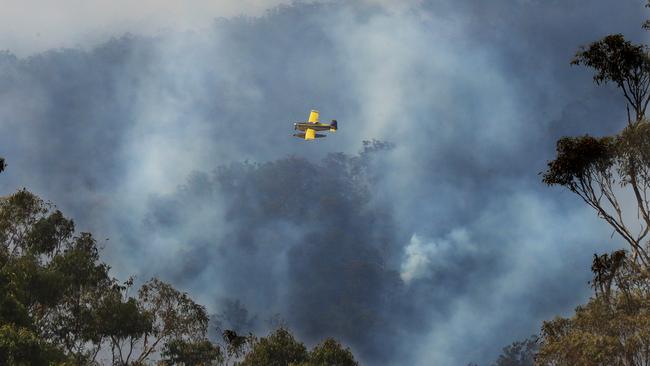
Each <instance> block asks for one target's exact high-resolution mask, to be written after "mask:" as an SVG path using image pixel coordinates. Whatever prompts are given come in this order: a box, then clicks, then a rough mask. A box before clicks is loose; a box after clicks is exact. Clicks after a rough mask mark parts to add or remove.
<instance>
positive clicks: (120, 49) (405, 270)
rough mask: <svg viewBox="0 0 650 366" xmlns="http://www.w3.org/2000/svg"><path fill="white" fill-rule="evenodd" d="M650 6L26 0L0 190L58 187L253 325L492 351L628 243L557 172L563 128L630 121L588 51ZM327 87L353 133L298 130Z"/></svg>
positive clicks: (367, 341)
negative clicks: (555, 183) (585, 63)
mask: <svg viewBox="0 0 650 366" xmlns="http://www.w3.org/2000/svg"><path fill="white" fill-rule="evenodd" d="M91 4H92V5H91ZM36 9H38V11H36ZM646 13H647V10H646V9H644V8H643V3H642V2H641V1H632V0H629V1H627V0H626V1H619V2H616V3H615V2H611V1H604V0H597V1H591V2H589V4H586V3H585V2H584V1H578V0H569V1H548V0H544V1H542V0H516V1H505V0H497V1H491V2H480V3H478V2H473V1H451V0H437V1H406V2H393V1H387V0H366V1H356V2H349V1H336V0H331V1H304V2H303V1H296V2H288V1H280V0H278V1H243V2H242V1H216V2H215V1H210V2H208V1H187V2H180V1H175V2H174V1H162V2H153V1H144V2H139V5H137V6H135V7H134V6H132V5H130V4H127V2H123V1H113V2H94V3H90V2H80V1H73V0H65V1H60V2H57V6H56V7H55V6H53V5H52V3H51V2H46V1H36V0H31V1H20V2H19V1H13V0H6V2H5V3H3V11H2V12H1V13H0V50H5V51H3V52H2V53H0V126H1V127H2V131H3V133H2V134H1V135H0V156H3V157H5V158H6V160H7V163H8V164H9V166H8V168H7V170H6V171H5V172H3V173H2V176H1V177H0V194H2V195H6V194H10V193H11V192H14V191H15V190H17V189H19V188H20V187H27V188H28V189H30V190H32V191H33V192H35V193H37V194H39V195H40V196H41V197H42V198H44V199H46V200H49V201H52V202H53V203H55V204H56V205H57V206H58V207H59V208H60V209H61V210H62V211H63V212H64V213H65V214H67V215H68V216H69V217H71V218H72V219H73V220H74V221H75V223H76V225H77V229H78V230H81V231H91V232H93V233H94V235H95V236H96V238H98V240H99V241H100V243H101V245H102V247H103V258H104V259H105V260H106V261H107V262H108V263H109V264H110V265H111V267H112V271H113V274H114V275H115V276H117V277H119V278H122V279H126V278H127V277H128V276H129V275H132V274H135V275H136V276H137V278H138V279H139V280H140V281H143V280H146V279H148V278H150V277H151V276H158V277H160V278H161V279H163V280H165V281H169V282H171V283H172V284H174V285H175V286H176V287H177V288H179V289H181V290H183V291H187V292H189V293H190V294H191V295H192V296H193V298H195V299H196V300H197V301H198V302H200V303H201V304H203V305H205V306H206V307H207V308H208V310H209V311H210V312H211V313H213V314H221V315H222V316H221V317H215V319H216V318H219V319H221V320H222V322H223V323H224V324H225V325H228V326H231V327H234V328H238V329H239V330H240V331H249V330H250V331H255V332H258V333H260V334H264V332H266V331H268V330H269V329H270V328H272V327H273V326H274V325H277V324H278V323H282V324H286V325H288V326H289V327H291V329H293V330H294V331H295V332H296V334H297V335H298V336H299V337H300V338H301V339H303V340H305V341H306V342H307V343H308V344H314V343H315V342H318V341H319V340H321V339H323V338H325V337H328V336H333V337H337V338H339V339H341V340H342V341H343V342H344V343H345V344H348V345H350V346H351V347H352V349H353V351H354V352H355V355H357V356H358V358H359V359H360V360H361V361H362V362H364V364H372V365H384V364H385V365H393V364H413V365H466V364H467V363H469V362H477V363H479V364H480V365H488V364H489V363H490V362H492V361H493V360H494V359H495V358H496V357H497V355H498V354H499V352H500V350H501V348H502V347H504V346H506V345H508V344H509V343H511V342H513V341H515V340H519V339H523V338H525V337H527V336H529V335H531V334H534V333H537V332H538V331H539V328H540V325H541V322H542V321H543V320H545V319H551V318H553V317H554V316H556V315H567V314H570V313H571V311H572V310H573V308H574V307H575V306H576V305H578V304H580V303H582V302H584V301H585V300H586V299H587V298H588V297H589V294H590V289H589V285H588V283H587V281H589V279H590V273H589V266H590V261H591V258H592V255H593V253H595V252H603V251H608V250H611V249H614V248H618V247H620V246H621V245H622V244H621V242H620V240H618V239H617V238H616V237H612V236H611V230H610V229H609V228H608V227H606V225H605V224H604V223H603V222H601V221H599V220H598V219H597V218H596V217H595V214H594V213H593V212H591V211H590V210H589V209H588V208H587V207H585V205H584V204H583V203H582V202H581V201H580V200H579V198H577V197H575V196H573V195H571V194H570V193H569V192H565V191H563V190H562V189H560V188H555V187H547V186H545V185H543V184H542V183H541V177H540V175H539V174H538V173H540V172H542V171H544V169H545V167H546V163H547V162H548V161H549V160H550V159H552V158H553V154H554V148H555V141H556V140H557V139H558V138H559V137H561V136H564V135H584V134H587V133H588V134H592V135H597V136H600V135H604V134H611V133H615V132H616V131H618V130H619V129H620V128H622V127H623V126H624V124H625V108H624V104H623V99H622V97H621V96H620V95H619V94H618V92H617V91H616V90H615V89H614V87H613V86H611V85H610V86H605V87H597V86H595V85H594V84H593V83H592V80H591V73H590V71H589V70H587V69H583V68H580V67H576V66H571V65H570V64H569V62H570V60H571V58H572V56H573V55H574V54H575V52H576V50H577V49H578V48H579V47H580V46H582V45H586V44H588V43H589V42H592V41H595V40H597V39H599V38H601V37H603V36H605V35H607V34H611V33H623V34H624V35H625V36H626V37H628V38H629V39H631V40H633V41H635V42H646V43H647V41H648V39H647V37H648V35H647V32H645V31H643V30H642V29H641V24H642V22H643V20H644V19H645V18H647V16H646ZM310 109H319V110H320V112H321V118H322V119H323V120H325V121H329V120H330V119H337V120H338V122H339V131H338V132H336V133H335V134H330V136H328V137H327V138H325V139H320V140H318V141H316V142H312V143H305V142H304V141H300V140H298V139H295V138H293V137H291V134H292V133H293V131H292V123H293V122H296V121H300V120H304V119H306V118H307V116H308V113H309V110H310ZM364 141H366V142H365V143H364ZM373 141H374V142H373ZM224 314H226V315H224ZM228 314H229V315H228Z"/></svg>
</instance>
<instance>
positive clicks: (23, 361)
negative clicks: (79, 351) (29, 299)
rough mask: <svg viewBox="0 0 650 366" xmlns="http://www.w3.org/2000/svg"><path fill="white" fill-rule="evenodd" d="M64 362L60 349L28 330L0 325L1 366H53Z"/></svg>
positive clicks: (9, 325)
mask: <svg viewBox="0 0 650 366" xmlns="http://www.w3.org/2000/svg"><path fill="white" fill-rule="evenodd" d="M64 360H65V356H64V355H63V353H62V352H61V351H60V350H59V349H57V348H55V347H54V346H52V345H51V344H49V343H48V342H46V341H45V340H43V339H42V338H41V337H40V336H39V335H38V334H36V333H35V332H33V331H31V330H29V329H28V328H24V327H19V326H15V325H11V324H4V325H0V365H15V366H23V365H24V366H30V365H31V366H38V365H51V364H53V363H60V362H63V361H64Z"/></svg>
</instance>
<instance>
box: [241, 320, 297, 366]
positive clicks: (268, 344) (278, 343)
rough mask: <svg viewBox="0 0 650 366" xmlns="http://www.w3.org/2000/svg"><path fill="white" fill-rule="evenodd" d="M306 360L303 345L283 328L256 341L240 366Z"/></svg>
mask: <svg viewBox="0 0 650 366" xmlns="http://www.w3.org/2000/svg"><path fill="white" fill-rule="evenodd" d="M307 361H308V353H307V349H306V348H305V345H304V344H302V343H300V342H298V341H297V340H296V339H295V338H294V337H293V335H292V334H291V333H290V332H289V331H288V330H287V329H285V328H279V329H277V330H276V331H274V332H273V333H271V334H270V335H269V336H268V337H263V338H261V339H259V340H258V341H256V342H255V343H254V344H253V346H252V349H251V351H250V352H249V353H248V354H247V355H246V357H245V358H244V360H243V362H242V363H241V366H257V365H266V366H287V365H299V364H301V363H304V362H307Z"/></svg>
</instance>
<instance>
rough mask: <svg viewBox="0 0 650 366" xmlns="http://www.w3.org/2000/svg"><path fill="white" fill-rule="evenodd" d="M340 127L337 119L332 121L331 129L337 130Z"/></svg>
mask: <svg viewBox="0 0 650 366" xmlns="http://www.w3.org/2000/svg"><path fill="white" fill-rule="evenodd" d="M338 129H339V124H338V122H336V120H335V119H333V120H332V123H330V131H332V132H336V130H338Z"/></svg>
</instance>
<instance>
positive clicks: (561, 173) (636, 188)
mask: <svg viewBox="0 0 650 366" xmlns="http://www.w3.org/2000/svg"><path fill="white" fill-rule="evenodd" d="M543 181H544V183H546V184H549V185H560V186H564V187H566V188H568V189H569V190H571V191H572V192H574V193H576V194H577V195H578V196H579V197H580V198H582V199H583V200H584V201H585V202H586V203H587V204H588V205H589V206H591V207H592V208H594V209H595V210H596V212H597V214H598V216H599V217H601V218H603V219H604V220H605V221H606V222H607V223H608V224H610V225H611V226H612V227H613V228H614V230H615V231H616V232H617V233H618V234H619V235H620V236H621V237H622V238H623V239H624V240H625V241H626V242H627V243H628V244H629V245H630V248H631V250H632V254H633V259H634V260H635V261H637V262H639V263H640V264H642V265H643V266H646V267H647V266H649V265H650V247H649V246H648V243H647V240H646V239H647V236H648V234H649V233H650V201H648V193H650V123H648V121H646V120H641V121H638V122H635V123H632V124H630V125H628V126H627V127H626V128H625V129H623V131H621V133H619V134H618V135H616V136H612V137H609V136H607V137H602V138H594V137H591V136H583V137H563V138H561V139H560V140H559V141H558V142H557V157H556V158H555V160H553V161H551V162H549V163H548V170H547V171H546V172H545V173H544V176H543ZM625 194H628V195H630V196H631V197H634V199H635V201H634V202H635V203H636V208H637V209H638V212H639V218H640V219H641V220H638V221H637V220H634V219H633V218H630V217H629V216H625V215H623V208H622V205H621V199H620V197H621V196H624V195H625ZM639 224H640V225H641V230H640V231H639V230H637V229H633V228H636V227H637V226H638V225H639Z"/></svg>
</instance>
